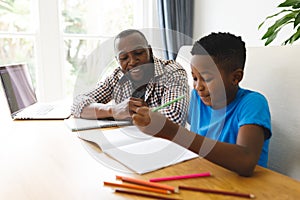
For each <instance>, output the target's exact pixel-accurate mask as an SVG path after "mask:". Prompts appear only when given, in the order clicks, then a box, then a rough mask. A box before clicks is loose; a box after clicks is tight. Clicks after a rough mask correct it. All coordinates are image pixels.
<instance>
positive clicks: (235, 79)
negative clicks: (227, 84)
mask: <svg viewBox="0 0 300 200" xmlns="http://www.w3.org/2000/svg"><path fill="white" fill-rule="evenodd" d="M243 76H244V70H242V69H240V68H239V69H236V70H234V71H233V72H232V84H233V85H238V84H239V82H240V81H241V80H242V79H243Z"/></svg>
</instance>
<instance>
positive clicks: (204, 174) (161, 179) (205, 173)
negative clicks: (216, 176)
mask: <svg viewBox="0 0 300 200" xmlns="http://www.w3.org/2000/svg"><path fill="white" fill-rule="evenodd" d="M207 176H211V173H210V172H204V173H199V174H187V175H180V176H168V177H161V178H151V179H149V181H150V182H160V181H172V180H179V179H188V178H198V177H207Z"/></svg>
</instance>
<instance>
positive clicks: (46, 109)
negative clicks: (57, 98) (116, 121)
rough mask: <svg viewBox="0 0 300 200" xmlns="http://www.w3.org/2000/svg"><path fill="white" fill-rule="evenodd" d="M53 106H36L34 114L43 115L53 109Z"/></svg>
mask: <svg viewBox="0 0 300 200" xmlns="http://www.w3.org/2000/svg"><path fill="white" fill-rule="evenodd" d="M53 108H54V107H53V106H52V105H43V106H38V107H37V110H36V114H37V115H45V114H47V113H48V112H50V111H51V110H53Z"/></svg>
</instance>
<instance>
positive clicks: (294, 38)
mask: <svg viewBox="0 0 300 200" xmlns="http://www.w3.org/2000/svg"><path fill="white" fill-rule="evenodd" d="M299 38H300V27H298V30H297V32H296V33H294V34H293V36H292V39H291V42H290V43H291V44H292V43H293V42H295V41H296V40H298V39H299Z"/></svg>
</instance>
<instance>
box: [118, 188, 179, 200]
mask: <svg viewBox="0 0 300 200" xmlns="http://www.w3.org/2000/svg"><path fill="white" fill-rule="evenodd" d="M115 192H116V193H123V194H132V195H137V196H142V197H148V198H153V199H166V200H181V198H175V197H166V196H161V195H155V194H147V193H143V192H137V191H132V190H120V189H116V190H115Z"/></svg>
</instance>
